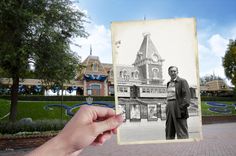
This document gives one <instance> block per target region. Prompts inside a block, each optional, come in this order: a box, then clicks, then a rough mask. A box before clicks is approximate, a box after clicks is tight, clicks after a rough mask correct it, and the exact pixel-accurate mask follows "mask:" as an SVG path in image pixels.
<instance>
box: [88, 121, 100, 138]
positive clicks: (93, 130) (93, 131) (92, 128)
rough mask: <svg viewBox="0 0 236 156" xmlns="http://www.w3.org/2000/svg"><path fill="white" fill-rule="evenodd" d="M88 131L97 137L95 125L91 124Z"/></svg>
mask: <svg viewBox="0 0 236 156" xmlns="http://www.w3.org/2000/svg"><path fill="white" fill-rule="evenodd" d="M90 130H91V132H92V134H95V135H97V134H98V133H99V132H98V128H97V125H96V124H95V123H93V124H91V127H90Z"/></svg>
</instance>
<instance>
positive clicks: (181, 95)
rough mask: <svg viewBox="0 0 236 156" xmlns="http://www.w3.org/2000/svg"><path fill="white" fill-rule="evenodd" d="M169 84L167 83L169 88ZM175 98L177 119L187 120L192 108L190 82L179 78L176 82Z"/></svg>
mask: <svg viewBox="0 0 236 156" xmlns="http://www.w3.org/2000/svg"><path fill="white" fill-rule="evenodd" d="M169 83H170V82H168V83H167V87H168V86H169ZM175 96H176V105H177V109H176V110H175V114H176V117H177V118H181V119H187V118H188V117H189V114H188V107H189V106H190V98H191V94H190V90H189V85H188V82H187V81H186V80H185V79H183V78H180V77H177V79H176V80H175Z"/></svg>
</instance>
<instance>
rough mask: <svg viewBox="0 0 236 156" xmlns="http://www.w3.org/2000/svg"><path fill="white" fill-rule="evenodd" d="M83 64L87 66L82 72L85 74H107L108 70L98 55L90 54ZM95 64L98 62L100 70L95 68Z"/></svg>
mask: <svg viewBox="0 0 236 156" xmlns="http://www.w3.org/2000/svg"><path fill="white" fill-rule="evenodd" d="M82 64H83V65H84V66H85V68H84V69H83V71H82V73H83V74H98V75H107V71H106V70H105V69H104V67H103V64H102V63H101V62H100V60H99V57H98V56H93V55H89V56H88V57H87V58H86V59H85V60H84V61H83V62H82ZM93 64H97V68H98V70H96V71H94V70H93Z"/></svg>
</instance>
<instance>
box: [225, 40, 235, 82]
mask: <svg viewBox="0 0 236 156" xmlns="http://www.w3.org/2000/svg"><path fill="white" fill-rule="evenodd" d="M223 67H224V70H225V75H226V77H227V78H228V79H230V80H231V83H232V84H233V85H234V86H236V40H230V41H229V44H228V49H227V51H226V53H225V56H224V57H223Z"/></svg>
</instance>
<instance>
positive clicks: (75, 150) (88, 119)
mask: <svg viewBox="0 0 236 156" xmlns="http://www.w3.org/2000/svg"><path fill="white" fill-rule="evenodd" d="M122 123H123V118H122V116H121V115H116V114H115V111H114V110H113V109H110V108H104V107H97V106H82V107H81V108H80V110H79V111H78V112H77V113H76V114H75V115H74V116H73V118H72V119H71V120H70V121H69V122H68V123H67V124H66V126H65V127H64V128H63V130H62V131H61V132H60V133H59V134H58V135H57V136H55V137H54V138H52V139H51V140H49V141H48V142H46V143H45V144H43V145H42V146H40V147H38V148H36V149H35V150H34V151H32V152H31V153H29V154H28V155H27V156H37V155H44V156H49V155H50V156H54V155H55V156H65V155H66V156H67V155H70V156H75V155H79V154H80V153H81V151H82V150H83V149H84V148H85V147H87V146H89V145H102V144H104V142H105V141H107V140H109V139H110V138H111V136H112V135H113V134H114V133H116V130H117V127H118V126H119V125H121V124H122Z"/></svg>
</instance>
